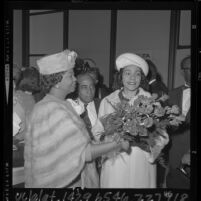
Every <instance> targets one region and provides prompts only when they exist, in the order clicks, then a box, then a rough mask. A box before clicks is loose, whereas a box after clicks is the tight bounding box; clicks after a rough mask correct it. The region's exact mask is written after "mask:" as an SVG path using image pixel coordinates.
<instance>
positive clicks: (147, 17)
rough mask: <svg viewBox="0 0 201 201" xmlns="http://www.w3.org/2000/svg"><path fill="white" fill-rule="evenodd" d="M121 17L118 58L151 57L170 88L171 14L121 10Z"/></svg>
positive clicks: (164, 11)
mask: <svg viewBox="0 0 201 201" xmlns="http://www.w3.org/2000/svg"><path fill="white" fill-rule="evenodd" d="M117 17H118V19H117V45H116V55H117V56H118V55H119V54H122V53H124V52H133V53H139V54H141V53H148V54H149V55H150V57H151V60H152V61H153V63H154V64H155V65H156V67H157V69H158V71H159V73H160V74H161V77H162V79H163V81H164V83H165V84H167V80H168V59H169V34H170V10H167V11H166V10H134V11H133V10H130V11H127V10H126V11H124V10H120V11H118V16H117Z"/></svg>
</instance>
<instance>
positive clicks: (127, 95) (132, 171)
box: [94, 53, 168, 188]
mask: <svg viewBox="0 0 201 201" xmlns="http://www.w3.org/2000/svg"><path fill="white" fill-rule="evenodd" d="M116 67H117V70H118V71H119V73H120V77H121V81H122V88H121V89H118V90H116V91H114V92H113V93H112V94H110V95H109V96H107V97H105V98H104V99H103V100H102V102H101V104H100V108H99V118H100V117H102V116H104V115H107V114H109V113H112V112H114V109H113V107H112V106H111V104H110V103H108V100H109V102H111V103H112V104H116V103H118V102H120V101H128V102H129V103H130V104H132V103H133V101H134V100H135V99H136V98H137V97H138V96H139V95H145V96H150V93H149V92H146V91H145V90H144V89H143V88H142V87H141V86H142V85H143V83H145V76H146V75H147V74H148V65H147V63H146V61H145V60H144V59H142V58H141V57H139V56H138V55H136V54H132V53H125V54H122V55H120V56H119V57H118V58H117V59H116ZM97 127H98V124H97ZM99 127H100V126H99ZM94 130H98V131H99V132H100V130H101V128H99V129H98V128H96V129H94ZM165 134H166V133H165ZM166 136H167V135H166ZM167 142H168V136H167V139H163V138H161V139H159V142H158V144H157V145H158V146H157V149H154V148H153V149H152V151H153V152H152V153H148V152H145V151H143V150H142V149H140V148H139V147H137V146H135V147H134V146H133V147H131V152H130V153H126V152H122V153H120V154H119V155H117V156H115V157H114V158H109V159H107V160H106V161H105V162H104V163H103V166H102V170H101V188H155V187H156V166H155V164H154V163H153V162H154V160H155V159H156V157H157V156H158V154H159V153H160V151H161V149H162V148H163V147H164V146H165V145H166V144H167Z"/></svg>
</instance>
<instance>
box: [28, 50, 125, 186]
mask: <svg viewBox="0 0 201 201" xmlns="http://www.w3.org/2000/svg"><path fill="white" fill-rule="evenodd" d="M76 57H77V54H76V53H75V52H73V51H69V50H65V51H63V52H60V53H57V54H53V55H49V56H45V57H43V58H41V59H40V60H38V61H37V65H38V67H39V72H40V74H41V86H42V87H43V89H44V90H45V91H46V96H45V97H44V98H43V99H42V100H41V101H39V102H38V103H37V104H36V105H35V107H34V109H33V111H32V113H31V116H30V119H29V121H28V129H27V132H26V135H25V152H24V158H25V187H27V188H65V187H85V186H87V187H90V184H86V181H88V180H86V179H84V178H86V177H87V175H85V171H84V169H85V164H86V162H87V161H91V160H93V159H95V158H96V157H98V156H100V155H102V154H105V153H107V152H109V151H111V150H114V149H123V150H128V149H129V143H128V142H127V141H122V140H115V141H113V142H108V143H104V144H91V143H90V139H89V135H88V133H87V130H86V127H85V124H84V122H83V121H82V120H81V119H80V117H79V116H78V114H77V113H76V112H75V110H74V109H73V107H72V106H71V104H70V103H68V102H67V101H65V97H66V95H67V94H69V93H71V92H72V91H74V90H75V84H76V79H75V77H74V73H73V68H74V64H75V59H76ZM88 182H89V181H88ZM91 187H93V186H91Z"/></svg>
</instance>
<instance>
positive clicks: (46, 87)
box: [40, 71, 65, 93]
mask: <svg viewBox="0 0 201 201" xmlns="http://www.w3.org/2000/svg"><path fill="white" fill-rule="evenodd" d="M64 73H65V72H64V71H63V72H59V73H54V74H50V75H41V77H40V86H41V89H42V91H44V93H48V92H49V91H50V89H51V88H52V87H53V86H55V85H56V84H58V83H59V82H60V81H61V80H62V78H63V75H64Z"/></svg>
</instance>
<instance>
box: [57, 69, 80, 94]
mask: <svg viewBox="0 0 201 201" xmlns="http://www.w3.org/2000/svg"><path fill="white" fill-rule="evenodd" d="M58 84H59V88H60V89H63V90H65V91H66V93H67V94H69V93H71V92H73V91H74V90H75V86H76V78H75V76H74V72H73V69H70V70H68V71H66V72H65V74H64V75H63V78H62V80H61V82H59V83H58Z"/></svg>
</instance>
